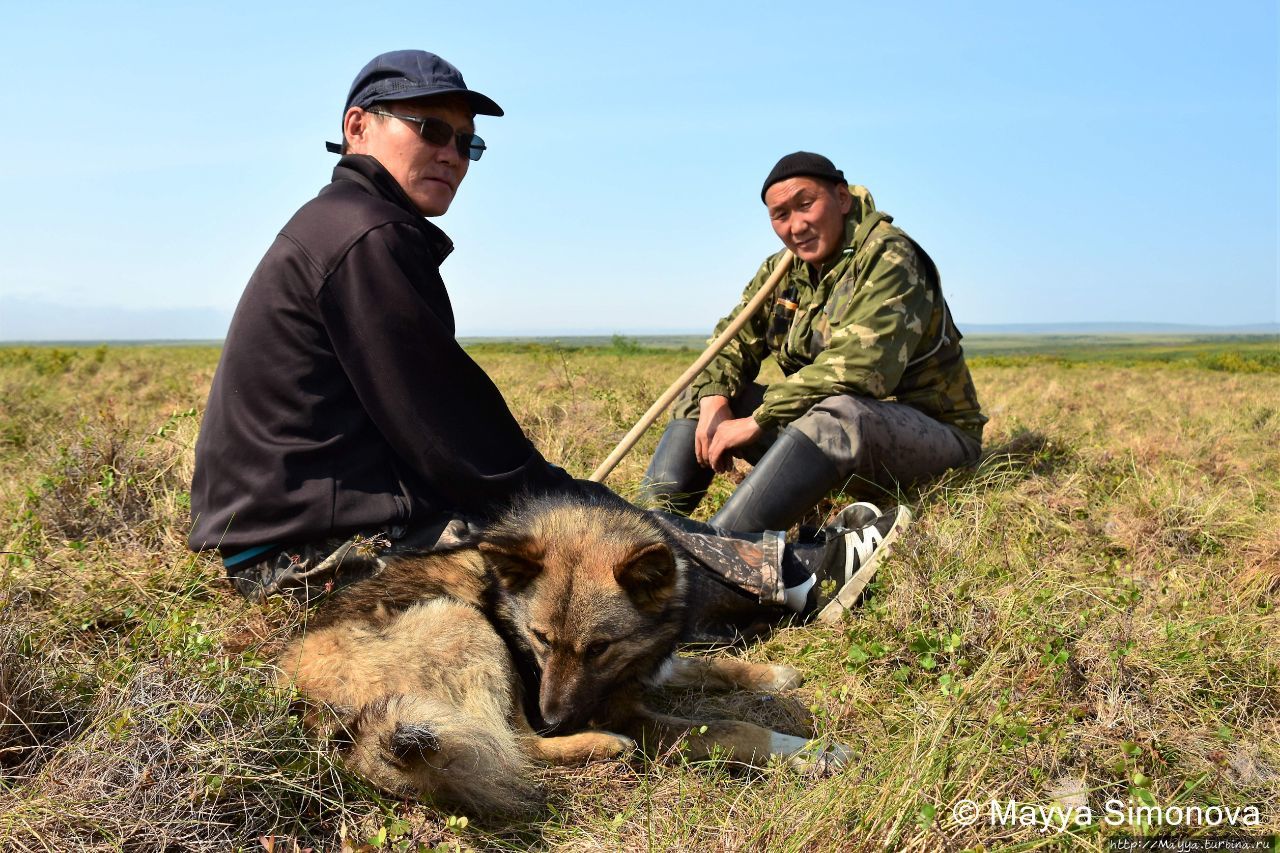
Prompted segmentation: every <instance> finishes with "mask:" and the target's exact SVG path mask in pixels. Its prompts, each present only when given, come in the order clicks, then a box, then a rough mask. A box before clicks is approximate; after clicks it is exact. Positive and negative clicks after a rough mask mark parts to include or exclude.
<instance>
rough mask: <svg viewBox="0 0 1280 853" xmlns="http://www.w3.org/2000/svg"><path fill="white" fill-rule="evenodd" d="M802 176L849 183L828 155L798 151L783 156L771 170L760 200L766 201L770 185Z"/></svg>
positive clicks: (837, 182) (761, 189)
mask: <svg viewBox="0 0 1280 853" xmlns="http://www.w3.org/2000/svg"><path fill="white" fill-rule="evenodd" d="M801 176H804V177H807V178H820V179H822V180H824V181H830V182H831V183H833V184H846V183H848V181H846V180H845V179H844V172H842V171H840V170H839V169H837V168H836V165H835V163H832V162H831V161H830V160H828V159H827V158H826V157H823V156H822V155H821V154H814V153H813V152H812V151H796V152H795V153H794V154H788V155H787V156H785V157H783V158H782V159H781V160H779V161H778V162H777V164H776V165H774V167H773V171H771V172H769V177H767V178H765V179H764V186H763V187H761V188H760V200H761V201H764V194H765V193H766V192H768V191H769V187H771V186H773V185H774V184H776V183H778V182H779V181H785V180H787V179H788V178H798V177H801Z"/></svg>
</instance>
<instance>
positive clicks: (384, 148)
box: [343, 98, 475, 216]
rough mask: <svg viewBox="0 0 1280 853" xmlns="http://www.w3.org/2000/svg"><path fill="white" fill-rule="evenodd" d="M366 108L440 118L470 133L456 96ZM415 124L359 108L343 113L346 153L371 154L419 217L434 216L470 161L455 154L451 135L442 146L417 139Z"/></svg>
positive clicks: (467, 115)
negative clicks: (453, 97) (418, 213)
mask: <svg viewBox="0 0 1280 853" xmlns="http://www.w3.org/2000/svg"><path fill="white" fill-rule="evenodd" d="M370 109H374V110H378V111H382V112H389V113H396V114H397V115H405V116H415V117H417V118H438V119H443V120H444V121H447V122H448V123H449V124H450V125H452V126H453V129H454V131H460V132H466V133H474V132H475V122H474V120H473V117H472V113H471V111H470V110H469V109H467V107H466V105H465V104H464V103H463V102H461V101H458V100H452V99H445V98H433V99H426V100H419V101H413V100H409V101H388V102H386V103H380V104H374V105H373V106H372V107H371V108H370ZM418 128H419V125H418V124H416V123H414V122H408V121H403V120H401V119H398V118H391V117H389V116H380V115H374V114H371V113H369V112H367V111H365V110H361V109H359V108H358V107H352V108H351V109H350V110H348V111H347V115H346V119H345V121H344V124H343V129H344V133H345V134H346V139H347V151H348V153H350V154H368V155H370V156H372V157H374V158H375V159H376V160H377V161H378V162H379V163H381V164H382V165H383V167H384V168H385V169H386V170H387V171H388V172H390V173H391V176H392V177H393V178H395V179H396V182H397V183H398V184H400V186H401V188H402V189H403V190H404V191H405V194H406V195H408V196H409V198H410V200H412V201H413V203H414V205H416V206H417V208H418V211H419V212H420V213H421V214H422V215H423V216H439V215H441V214H442V213H444V212H445V211H446V210H448V209H449V205H450V204H451V203H452V202H453V196H454V194H455V193H456V192H457V191H458V185H459V184H460V183H462V179H463V178H464V177H466V174H467V166H468V165H469V164H470V163H471V161H470V160H468V159H467V158H466V157H464V156H462V155H461V154H459V153H458V148H457V146H456V145H455V144H454V141H453V140H452V139H451V140H449V141H448V142H447V143H445V144H444V145H432V144H431V143H430V142H427V140H425V139H423V138H422V136H421V134H419V132H418Z"/></svg>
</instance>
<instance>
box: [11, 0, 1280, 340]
mask: <svg viewBox="0 0 1280 853" xmlns="http://www.w3.org/2000/svg"><path fill="white" fill-rule="evenodd" d="M787 9H788V7H787V6H786V5H785V4H776V3H691V2H684V3H661V2H658V3H644V4H630V5H626V6H622V5H613V4H610V5H609V6H601V7H600V8H595V9H592V8H586V9H584V8H581V4H577V3H575V4H569V3H564V4H560V3H544V4H504V3H451V4H440V3H430V4H422V3H372V2H370V3H365V2H361V3H352V2H350V0H347V2H343V3H327V2H309V3H306V4H271V3H253V4H250V3H225V4H218V5H217V6H216V7H215V6H214V5H212V4H208V5H206V4H184V3H167V4H160V3H155V4H147V3H92V4H90V3H59V2H49V3H44V4H26V5H24V6H21V7H18V8H10V9H6V11H5V13H4V20H5V27H4V34H3V35H2V36H0V39H3V50H0V85H2V86H3V87H4V95H5V102H6V103H8V104H9V105H10V107H9V109H10V116H11V123H10V126H9V128H8V130H7V133H6V136H7V138H8V143H9V144H8V156H6V157H5V158H3V160H0V199H3V201H4V203H3V205H0V339H33V338H107V339H109V338H138V337H160V338H165V337H220V336H221V335H222V333H223V331H225V325H226V322H227V320H228V319H229V317H230V313H231V311H232V309H233V308H234V306H235V302H236V300H237V298H238V296H239V293H240V291H241V289H242V288H243V286H244V282H245V281H246V280H247V278H248V276H249V274H250V273H251V272H252V270H253V268H254V266H255V265H256V264H257V262H258V260H259V258H260V257H261V255H262V253H263V252H264V251H265V249H266V248H267V246H268V245H269V244H270V242H271V240H272V238H273V237H274V235H275V233H276V232H277V231H278V230H279V228H280V226H281V225H282V224H283V223H284V222H285V221H286V220H287V219H288V218H289V216H290V215H291V214H292V212H293V211H294V210H295V209H296V208H297V207H298V206H299V205H300V204H302V203H303V202H304V201H306V200H307V199H308V198H310V197H311V196H312V195H314V193H315V192H316V190H318V189H319V188H320V187H321V186H322V185H323V184H324V183H326V182H327V181H328V179H329V173H330V171H331V169H332V166H333V162H334V159H335V158H333V156H332V155H329V154H326V153H325V151H324V146H323V144H322V143H323V142H324V140H326V139H336V138H337V130H338V122H339V118H340V115H341V111H342V105H343V100H344V98H345V95H346V91H347V88H348V87H349V85H350V82H351V78H352V77H353V76H354V75H355V73H356V71H357V70H358V69H359V68H360V66H362V65H363V64H364V63H365V62H366V61H367V60H368V59H369V58H371V57H372V56H373V55H375V54H377V53H379V52H382V51H384V50H392V49H399V48H406V47H421V48H425V49H428V50H432V51H435V52H437V53H439V54H440V55H442V56H444V57H445V58H446V59H448V60H450V61H451V62H453V63H454V64H456V65H457V66H459V67H460V68H461V69H462V71H463V73H464V74H465V75H466V78H467V81H468V83H469V84H470V85H471V86H472V87H473V88H476V89H478V90H480V91H482V92H484V93H486V94H488V95H490V96H492V97H493V98H495V99H496V100H497V101H498V102H499V103H501V104H502V105H503V106H504V108H505V109H506V110H507V116H506V117H505V118H501V119H494V118H484V117H481V118H480V120H479V122H478V124H479V131H480V133H481V134H482V135H483V136H484V137H485V139H486V140H487V142H488V143H489V146H490V150H489V151H488V152H487V153H486V155H485V158H484V159H483V160H482V161H480V162H479V163H477V164H475V165H474V166H473V168H472V169H471V171H470V173H469V174H468V176H467V179H466V181H465V183H464V184H463V185H462V187H461V189H460V192H459V195H458V198H457V201H456V202H455V204H454V207H453V209H451V210H450V212H449V213H448V214H447V215H446V216H444V217H442V218H440V219H438V220H436V221H437V224H439V225H440V226H441V227H443V228H444V229H445V230H446V231H447V232H448V233H449V234H450V236H451V237H452V238H453V239H454V241H455V243H456V244H457V247H458V248H457V251H456V252H455V254H454V255H453V257H451V258H450V259H449V260H448V262H447V263H446V264H445V267H444V274H445V280H446V281H447V282H448V284H449V288H450V291H451V293H452V295H453V299H454V306H455V313H456V314H457V317H458V325H459V333H460V334H566V333H573V332H603V333H609V332H615V331H616V332H624V333H644V332H657V331H707V330H709V329H710V327H711V325H712V324H713V323H714V321H715V320H716V318H717V317H719V316H720V315H721V314H723V313H724V312H725V311H726V310H728V309H729V308H730V307H731V306H732V305H733V304H734V302H735V301H736V299H737V297H738V294H739V293H740V291H741V288H742V285H743V284H744V283H745V282H746V280H747V279H748V278H749V277H750V276H751V275H752V273H753V272H754V271H755V269H756V267H757V265H758V264H759V262H760V260H761V259H762V258H763V257H764V256H765V255H767V254H769V253H770V252H773V251H775V250H776V249H777V248H778V244H777V241H776V238H775V237H774V235H773V233H772V231H771V230H770V228H769V225H768V221H767V218H766V216H765V214H764V209H763V207H762V205H761V204H760V201H759V187H760V183H761V180H762V179H763V176H764V175H765V174H766V173H767V172H768V170H769V168H770V167H771V166H772V165H773V163H774V162H775V161H776V160H777V158H778V157H779V156H781V155H782V154H785V153H787V152H790V151H794V150H797V149H806V150H813V151H819V152H822V153H825V154H827V155H828V156H829V157H831V158H832V159H833V160H834V161H835V162H836V164H837V165H838V166H840V167H841V168H842V169H844V171H845V173H846V175H848V176H849V177H850V178H851V179H852V180H854V181H856V182H858V183H863V184H865V185H867V186H868V187H870V189H871V190H872V192H873V193H874V195H875V197H876V200H877V202H878V204H879V206H880V207H881V208H882V209H885V210H887V211H889V212H890V213H892V214H893V215H894V216H895V219H896V222H897V223H898V224H899V225H901V226H902V227H904V228H905V229H906V230H907V231H908V232H910V233H911V234H912V236H914V237H915V238H916V239H917V240H918V241H919V242H920V243H922V244H923V245H924V246H925V247H926V248H927V249H928V250H929V252H930V254H931V255H932V256H933V257H934V259H935V260H936V261H937V262H938V265H939V267H940V268H941V270H942V275H943V282H944V289H945V291H946V293H947V297H948V300H949V301H950V303H951V305H952V307H953V309H954V313H955V315H956V317H957V320H958V322H959V323H960V325H961V328H962V329H963V328H964V326H965V324H966V323H970V324H989V323H1044V322H1089V321H1093V322H1116V321H1126V322H1157V323H1205V324H1249V323H1266V322H1272V323H1274V322H1277V321H1280V309H1278V308H1277V304H1278V300H1280V284H1278V281H1277V254H1278V253H1277V224H1278V223H1277V208H1278V188H1277V150H1278V144H1277V43H1278V41H1280V38H1278V29H1277V6H1276V3H1274V2H1225V3H1218V4H1215V5H1214V6H1213V7H1212V8H1210V7H1208V6H1206V5H1205V4H1201V3H1181V2H1171V3H1170V2H1166V3H1092V2H1082V3H1070V4H1068V3H1052V4H1028V3H1025V2H1024V3H998V2H993V3H983V4H974V3H958V2H957V3H942V2H922V3H912V4H885V3H876V4H869V3H862V2H838V3H823V2H815V3H811V4H808V5H806V6H805V7H804V9H803V10H800V9H798V8H797V9H796V10H795V11H792V12H788V11H787ZM788 15H790V17H788Z"/></svg>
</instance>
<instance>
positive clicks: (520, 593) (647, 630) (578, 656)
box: [479, 497, 686, 730]
mask: <svg viewBox="0 0 1280 853" xmlns="http://www.w3.org/2000/svg"><path fill="white" fill-rule="evenodd" d="M479 548H480V550H481V553H483V554H484V556H485V559H486V561H487V562H488V564H489V567H490V569H491V571H492V572H493V573H494V575H495V577H496V579H497V583H496V587H497V595H498V606H497V613H498V618H499V619H500V620H502V621H503V623H504V624H505V626H506V628H507V630H508V631H509V632H510V633H511V634H512V635H514V637H515V639H516V641H517V642H518V643H519V644H520V645H521V646H522V647H524V648H525V649H526V650H527V651H528V652H529V653H530V654H531V655H532V656H533V658H534V659H535V660H536V661H537V664H538V667H539V669H540V670H541V684H540V688H539V695H538V705H539V709H540V711H541V713H542V717H543V720H545V721H546V723H547V724H548V725H549V726H551V727H552V728H553V729H563V730H571V729H576V728H581V727H584V726H586V725H587V724H588V723H590V722H591V721H592V720H593V719H594V718H596V717H597V716H598V715H599V713H600V712H602V710H603V708H604V706H605V705H606V703H607V702H608V701H609V700H611V699H616V698H621V697H622V696H623V695H627V694H629V693H631V692H633V691H634V690H636V689H638V688H639V685H640V682H641V680H642V679H643V678H645V677H646V676H648V675H650V674H652V673H653V672H654V671H655V670H656V669H657V668H658V667H659V666H660V665H661V664H662V662H663V661H664V660H665V659H666V658H667V656H668V655H670V654H671V651H672V649H673V648H674V646H675V642H676V639H677V637H678V635H679V632H680V629H681V625H682V621H683V618H684V606H685V589H686V578H685V566H684V562H683V557H681V556H679V555H678V553H677V552H676V550H675V549H674V548H673V547H672V545H671V543H670V542H669V541H668V540H667V538H666V536H665V535H664V534H663V532H662V529H661V528H660V527H659V526H658V525H657V524H656V523H655V522H654V521H653V519H652V518H651V517H650V516H649V515H648V514H647V513H644V512H642V511H640V510H638V509H636V508H635V507H632V506H630V505H629V504H626V503H625V502H623V501H621V500H620V499H619V500H600V499H592V498H565V497H552V498H534V499H529V500H526V501H524V502H523V503H521V504H519V505H517V506H516V507H515V508H514V509H513V510H512V511H511V512H510V513H508V514H507V516H506V517H505V518H503V519H502V520H501V521H499V522H498V523H497V524H495V525H493V526H492V527H490V528H489V529H488V530H487V531H486V532H485V534H484V535H483V538H482V539H481V541H480V543H479Z"/></svg>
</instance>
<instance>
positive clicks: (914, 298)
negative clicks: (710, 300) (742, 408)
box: [688, 186, 987, 441]
mask: <svg viewBox="0 0 1280 853" xmlns="http://www.w3.org/2000/svg"><path fill="white" fill-rule="evenodd" d="M850 192H851V193H852V194H853V197H854V203H853V208H852V209H851V210H850V212H849V215H848V216H847V217H846V219H845V249H844V251H843V252H841V253H840V254H839V255H837V256H836V257H835V258H834V259H833V260H831V261H829V262H828V263H826V264H824V265H823V266H822V267H821V269H818V268H815V267H814V266H812V265H810V264H807V263H803V262H800V261H798V260H797V261H795V262H793V263H792V268H791V271H790V272H789V273H788V274H787V275H786V277H785V278H783V280H782V281H781V282H780V283H779V285H778V289H777V290H776V291H775V295H774V297H773V299H772V301H771V302H770V303H767V304H766V306H765V307H764V308H762V309H761V310H760V311H759V312H758V313H757V314H756V316H755V317H753V318H752V319H751V320H750V321H749V322H748V323H747V324H746V325H745V326H743V328H742V330H741V331H740V332H739V333H738V335H737V336H736V337H735V338H734V339H733V340H732V341H730V342H729V344H728V346H726V347H725V348H724V349H723V350H722V351H721V352H720V354H719V355H718V356H716V358H715V359H714V360H713V361H712V362H711V363H710V364H709V365H707V367H706V369H704V370H703V371H702V372H701V373H700V374H698V376H697V378H695V379H694V381H693V384H692V386H691V387H690V390H689V392H688V393H689V394H690V395H691V396H692V399H694V400H700V399H702V398H703V397H709V396H712V395H717V394H719V395H723V396H726V397H734V396H736V395H737V394H738V392H740V391H741V390H742V389H743V388H744V387H745V386H746V385H747V384H748V383H750V382H751V381H753V380H754V379H755V378H756V376H757V375H758V373H759V371H760V364H761V362H762V361H763V360H764V357H765V356H766V355H768V354H769V353H770V352H772V353H773V354H774V356H775V358H777V361H778V365H779V366H780V367H781V368H782V372H783V374H784V375H785V376H786V379H784V380H783V381H781V382H775V383H774V384H772V385H770V386H769V387H768V389H767V390H766V391H765V395H764V403H763V404H762V405H761V406H760V408H759V409H757V410H756V413H755V419H756V422H757V423H759V424H760V426H761V427H762V428H764V429H766V430H775V429H778V428H780V427H782V426H783V425H785V424H788V423H790V422H791V421H793V420H795V419H796V418H798V417H800V416H801V415H803V414H804V413H805V412H807V411H808V410H809V408H810V407H812V406H813V405H815V404H817V403H819V402H821V401H822V400H824V399H826V398H827V397H832V396H835V395H837V394H855V395H859V396H865V397H873V398H876V399H881V400H886V399H888V400H896V401H897V402H900V403H905V404H907V405H910V406H913V407H915V408H917V409H919V410H920V411H922V412H924V413H925V414H927V415H929V416H930V417H932V418H935V419H936V420H939V421H942V422H943V423H948V424H952V425H954V426H956V427H958V428H960V429H962V430H964V431H965V432H966V433H968V434H969V435H971V436H973V437H974V438H976V439H978V440H979V441H981V440H982V426H983V424H984V423H986V421H987V419H986V417H984V416H983V414H982V411H981V408H980V407H979V405H978V395H977V392H976V390H975V389H974V387H973V379H972V377H970V375H969V368H968V366H967V365H966V364H965V360H964V351H963V350H962V348H961V347H960V331H959V329H957V328H956V326H955V323H954V322H952V319H951V312H950V310H949V309H948V308H947V304H946V301H945V300H944V299H943V297H942V283H941V279H940V278H939V276H938V270H937V267H936V266H935V265H934V263H933V260H932V259H931V258H930V257H929V255H928V254H927V253H926V252H925V251H924V250H923V249H922V248H920V246H919V245H918V244H917V243H916V242H915V241H914V240H912V239H911V238H910V237H909V236H907V234H906V232H904V231H903V230H902V229H900V228H898V227H896V226H894V225H892V224H891V223H892V222H893V218H892V217H891V216H889V215H888V214H886V213H883V212H881V211H878V210H876V208H875V202H874V201H873V200H872V198H871V194H870V193H869V192H868V191H867V189H866V188H865V187H860V186H854V187H851V188H850ZM781 257H782V253H781V252H779V253H777V254H776V255H772V256H770V257H769V258H767V259H766V260H765V262H764V263H763V264H762V265H761V266H760V270H759V272H757V273H756V275H755V278H753V279H752V280H751V282H750V283H749V284H748V285H747V288H746V290H745V291H743V294H742V301H741V302H740V303H739V304H738V307H737V308H735V309H734V311H733V313H731V314H730V315H729V316H728V317H725V318H724V319H723V320H721V321H720V323H719V324H718V325H717V326H716V331H715V335H719V334H720V332H721V331H723V330H724V328H725V327H726V326H728V325H729V323H730V322H731V321H732V320H733V318H734V317H736V316H737V314H738V312H739V311H741V310H742V309H743V307H744V306H745V305H746V303H747V302H748V301H749V300H750V299H751V297H752V296H753V295H755V293H756V291H758V290H759V289H760V288H761V287H762V286H763V285H764V283H765V281H766V280H767V279H768V278H769V275H770V274H771V273H772V271H773V269H774V267H775V266H776V265H777V263H778V261H779V260H780V259H781ZM792 305H794V309H793V308H792V307H791V306H792Z"/></svg>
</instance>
